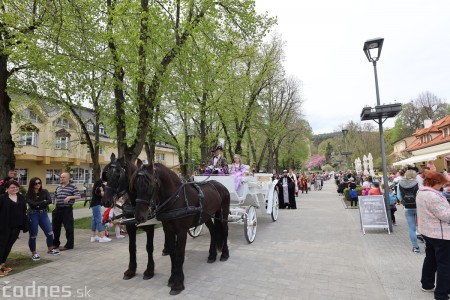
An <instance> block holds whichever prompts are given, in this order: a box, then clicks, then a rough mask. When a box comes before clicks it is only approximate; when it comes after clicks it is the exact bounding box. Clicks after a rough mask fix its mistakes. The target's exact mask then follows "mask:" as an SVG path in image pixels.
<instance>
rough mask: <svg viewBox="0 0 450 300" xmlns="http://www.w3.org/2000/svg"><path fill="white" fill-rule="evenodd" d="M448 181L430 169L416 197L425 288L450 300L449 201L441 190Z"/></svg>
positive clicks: (439, 297) (423, 285)
mask: <svg viewBox="0 0 450 300" xmlns="http://www.w3.org/2000/svg"><path fill="white" fill-rule="evenodd" d="M446 183H447V178H446V177H445V176H444V175H442V174H440V173H438V172H433V171H428V172H427V173H426V175H425V179H424V186H423V187H422V188H420V190H419V191H418V192H417V197H416V204H417V219H418V220H419V232H420V233H421V234H422V236H423V238H424V239H425V244H426V247H425V259H424V261H423V267H422V279H421V282H422V290H423V291H429V292H432V291H434V298H435V299H449V293H450V284H449V283H450V204H449V203H448V202H447V199H446V198H445V197H444V196H443V195H442V193H441V192H440V191H439V190H440V189H441V188H442V186H443V185H444V184H446ZM436 273H437V275H436ZM435 278H436V285H435Z"/></svg>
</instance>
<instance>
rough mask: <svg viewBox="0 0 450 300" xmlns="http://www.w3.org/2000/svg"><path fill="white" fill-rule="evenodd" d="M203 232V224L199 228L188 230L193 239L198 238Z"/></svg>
mask: <svg viewBox="0 0 450 300" xmlns="http://www.w3.org/2000/svg"><path fill="white" fill-rule="evenodd" d="M202 230H203V224H201V225H198V226H197V227H191V228H189V230H188V234H189V235H190V236H192V237H193V238H196V237H198V236H199V235H200V233H202Z"/></svg>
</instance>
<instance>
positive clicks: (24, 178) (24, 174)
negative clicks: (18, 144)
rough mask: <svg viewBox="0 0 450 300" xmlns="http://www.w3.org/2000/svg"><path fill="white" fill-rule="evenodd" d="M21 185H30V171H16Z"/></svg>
mask: <svg viewBox="0 0 450 300" xmlns="http://www.w3.org/2000/svg"><path fill="white" fill-rule="evenodd" d="M16 170H17V175H18V177H19V184H20V185H28V169H16Z"/></svg>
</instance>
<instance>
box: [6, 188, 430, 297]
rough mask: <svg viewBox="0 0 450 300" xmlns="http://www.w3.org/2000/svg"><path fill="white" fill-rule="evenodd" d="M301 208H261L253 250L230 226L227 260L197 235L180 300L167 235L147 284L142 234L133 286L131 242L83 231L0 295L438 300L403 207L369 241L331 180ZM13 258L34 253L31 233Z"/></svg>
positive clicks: (14, 277)
mask: <svg viewBox="0 0 450 300" xmlns="http://www.w3.org/2000/svg"><path fill="white" fill-rule="evenodd" d="M297 206H298V207H299V209H297V210H280V216H279V219H278V221H277V222H272V220H271V218H270V216H267V215H263V214H261V213H260V212H261V211H258V228H257V229H258V232H257V235H256V240H255V241H254V243H252V244H248V243H247V242H246V240H245V238H244V232H243V226H241V225H236V224H230V236H229V245H230V255H231V257H230V259H229V260H228V261H227V262H219V261H217V262H216V263H214V264H207V263H206V258H207V255H208V245H209V237H208V235H207V234H206V231H207V230H206V228H205V231H204V232H203V234H202V235H201V236H200V237H198V238H196V239H192V238H190V237H189V239H188V244H187V247H186V260H185V265H184V271H185V286H186V289H185V290H184V291H183V292H182V293H181V294H180V295H178V296H169V288H168V287H167V280H168V278H169V274H170V259H169V257H167V256H165V257H162V256H160V253H161V250H162V245H163V232H162V230H161V229H157V230H156V233H155V263H156V275H155V277H154V278H153V279H150V280H147V281H144V280H142V273H143V272H144V270H145V265H146V259H145V257H146V255H145V250H144V249H145V235H143V234H141V235H138V244H139V245H138V276H136V277H135V278H133V279H131V280H128V281H125V280H122V274H123V272H124V271H125V269H126V267H127V265H128V247H127V243H128V241H127V238H125V239H123V240H113V241H112V242H110V243H104V244H100V243H90V242H89V236H90V233H89V230H77V231H76V240H75V249H74V250H71V251H65V252H62V254H61V255H60V256H57V257H53V256H52V257H49V259H51V260H52V262H51V263H48V264H45V265H42V266H39V267H36V268H33V269H30V270H27V271H24V272H21V273H17V274H14V271H13V272H12V273H11V274H10V275H9V276H7V277H4V278H3V279H2V280H0V289H1V288H3V287H4V286H5V281H6V280H7V281H8V283H7V285H8V286H11V287H16V288H17V289H18V290H19V288H18V287H20V286H23V287H27V286H31V285H35V286H37V287H38V286H39V287H40V286H50V285H52V286H54V287H53V288H54V289H59V293H60V294H59V295H60V296H61V295H62V294H61V293H62V292H63V291H66V292H69V291H70V292H71V295H72V298H77V296H81V294H82V293H81V291H83V293H84V291H86V290H90V293H89V295H90V296H91V297H90V298H91V299H177V298H179V299H181V298H182V299H400V300H401V299H419V300H420V299H433V294H432V293H425V292H422V291H421V290H420V283H419V281H420V272H421V268H422V262H423V258H424V254H414V253H413V252H412V251H411V249H412V247H411V244H410V242H409V238H408V233H407V225H406V221H405V218H404V214H403V210H402V208H399V210H398V211H397V213H396V216H397V219H398V220H397V223H398V224H399V225H398V226H395V227H394V230H395V232H393V233H392V234H390V235H389V234H387V233H386V232H385V231H384V230H367V231H366V235H363V234H362V232H361V229H360V222H359V211H358V210H356V209H344V207H343V203H342V200H341V199H340V198H339V197H338V195H337V194H336V192H335V186H334V184H333V183H332V182H331V181H328V182H326V183H325V186H324V190H322V191H317V192H314V191H312V192H310V193H309V194H308V195H302V194H300V196H299V197H298V198H297ZM75 215H76V217H81V216H89V215H90V210H88V209H78V210H75ZM44 240H45V238H44V235H43V234H42V231H40V232H39V237H38V250H40V251H41V253H45V251H44V250H45V249H46V247H45V241H44ZM62 242H63V243H64V242H65V238H62ZM420 246H421V249H422V251H423V244H421V245H420ZM13 251H21V252H24V253H28V247H27V236H26V235H22V236H21V238H20V239H19V240H18V241H17V243H16V244H15V245H14V249H13ZM43 256H44V257H46V258H47V255H46V254H43ZM41 289H42V288H41ZM9 290H12V288H9ZM43 292H44V290H42V293H43ZM77 292H79V294H78V295H77V294H76V293H77ZM0 293H1V290H0ZM41 295H43V294H41ZM54 295H56V294H54ZM65 295H68V294H67V293H66V294H65ZM47 298H50V297H47ZM58 298H59V297H58ZM78 298H81V297H78ZM86 298H87V297H86ZM36 299H38V297H36ZM39 299H45V297H41V298H39Z"/></svg>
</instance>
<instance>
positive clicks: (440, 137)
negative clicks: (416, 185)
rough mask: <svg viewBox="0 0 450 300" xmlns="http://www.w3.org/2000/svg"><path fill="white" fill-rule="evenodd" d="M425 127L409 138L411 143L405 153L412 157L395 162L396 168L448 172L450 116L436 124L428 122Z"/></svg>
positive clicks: (449, 164) (449, 159)
mask: <svg viewBox="0 0 450 300" xmlns="http://www.w3.org/2000/svg"><path fill="white" fill-rule="evenodd" d="M424 125H425V126H424V128H422V129H417V130H416V132H415V133H414V134H413V135H412V136H411V137H408V139H409V140H410V141H411V142H410V143H409V145H407V146H406V148H405V149H404V150H403V151H404V152H406V153H408V154H409V155H410V157H408V158H405V159H402V160H400V161H397V162H395V163H394V166H408V165H415V166H418V167H424V166H431V167H435V168H436V171H439V172H442V171H444V170H448V169H449V167H450V116H446V117H444V118H442V119H440V120H438V121H436V122H434V123H432V122H431V121H429V120H426V121H425V122H424ZM410 138H413V139H410ZM400 142H401V141H400ZM399 147H400V146H399ZM394 149H395V145H394ZM398 149H400V148H398Z"/></svg>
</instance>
